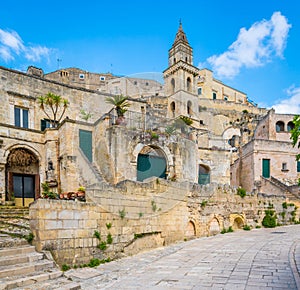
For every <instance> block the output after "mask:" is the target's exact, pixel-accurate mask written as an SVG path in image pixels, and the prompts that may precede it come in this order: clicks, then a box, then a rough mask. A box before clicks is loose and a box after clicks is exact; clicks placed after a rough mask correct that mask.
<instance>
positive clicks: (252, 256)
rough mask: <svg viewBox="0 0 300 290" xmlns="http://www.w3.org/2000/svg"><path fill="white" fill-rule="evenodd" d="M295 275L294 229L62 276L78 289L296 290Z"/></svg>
mask: <svg viewBox="0 0 300 290" xmlns="http://www.w3.org/2000/svg"><path fill="white" fill-rule="evenodd" d="M297 269H298V270H297ZM299 270H300V225H295V226H285V227H277V228H274V229H255V230H252V231H243V230H241V231H236V232H234V233H227V234H224V235H221V234H220V235H217V236H214V237H207V238H199V239H195V240H191V241H188V242H182V243H178V244H175V245H171V246H168V247H164V248H160V249H156V250H152V251H150V252H147V253H142V254H138V255H136V256H133V257H128V258H124V259H120V260H118V261H113V262H110V263H107V264H103V265H100V266H99V267H97V268H93V269H87V268H84V269H77V270H71V271H68V272H66V275H68V276H69V277H71V278H72V280H74V281H77V282H79V284H80V285H81V287H82V289H230V290H232V289H300V282H299V281H300V276H299Z"/></svg>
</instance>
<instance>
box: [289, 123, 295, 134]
mask: <svg viewBox="0 0 300 290" xmlns="http://www.w3.org/2000/svg"><path fill="white" fill-rule="evenodd" d="M294 128H295V124H294V123H293V122H292V121H290V122H288V124H287V130H288V132H291V131H292V130H293V129H294Z"/></svg>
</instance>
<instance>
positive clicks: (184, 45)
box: [169, 21, 193, 66]
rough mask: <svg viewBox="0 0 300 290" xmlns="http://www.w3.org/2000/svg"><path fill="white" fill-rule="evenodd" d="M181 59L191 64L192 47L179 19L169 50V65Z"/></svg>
mask: <svg viewBox="0 0 300 290" xmlns="http://www.w3.org/2000/svg"><path fill="white" fill-rule="evenodd" d="M178 61H183V62H186V63H188V64H191V65H193V49H192V48H191V46H190V44H189V42H188V40H187V37H186V35H185V33H184V31H183V29H182V24H181V21H180V23H179V28H178V31H177V33H176V37H175V40H174V43H173V45H172V47H171V48H170V50H169V66H171V65H173V64H175V63H177V62H178Z"/></svg>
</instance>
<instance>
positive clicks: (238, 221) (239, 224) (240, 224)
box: [232, 216, 245, 231]
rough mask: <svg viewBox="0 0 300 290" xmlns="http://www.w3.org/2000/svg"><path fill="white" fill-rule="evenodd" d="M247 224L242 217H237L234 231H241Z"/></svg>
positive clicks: (233, 227)
mask: <svg viewBox="0 0 300 290" xmlns="http://www.w3.org/2000/svg"><path fill="white" fill-rule="evenodd" d="M244 225H245V223H244V220H243V219H242V218H241V217H239V216H238V217H236V218H235V219H234V221H233V224H232V229H233V230H234V231H235V230H241V229H242V228H243V227H244Z"/></svg>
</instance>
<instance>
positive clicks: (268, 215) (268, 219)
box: [262, 210, 276, 228]
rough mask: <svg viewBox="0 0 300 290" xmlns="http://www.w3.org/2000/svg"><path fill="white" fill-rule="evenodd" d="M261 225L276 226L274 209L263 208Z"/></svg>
mask: <svg viewBox="0 0 300 290" xmlns="http://www.w3.org/2000/svg"><path fill="white" fill-rule="evenodd" d="M262 225H263V226H264V227H265V228H275V227H276V214H275V211H274V210H265V216H264V218H263V221H262Z"/></svg>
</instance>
